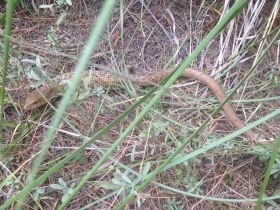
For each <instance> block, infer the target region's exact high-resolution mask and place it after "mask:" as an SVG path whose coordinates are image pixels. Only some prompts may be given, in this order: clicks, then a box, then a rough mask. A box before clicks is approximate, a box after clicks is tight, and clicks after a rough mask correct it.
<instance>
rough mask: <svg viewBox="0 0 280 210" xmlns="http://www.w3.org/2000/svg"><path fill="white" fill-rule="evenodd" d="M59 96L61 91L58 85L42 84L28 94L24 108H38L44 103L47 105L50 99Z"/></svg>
mask: <svg viewBox="0 0 280 210" xmlns="http://www.w3.org/2000/svg"><path fill="white" fill-rule="evenodd" d="M43 96H44V97H43ZM58 96H60V93H59V91H58V90H57V88H56V87H53V86H51V87H50V86H42V87H40V88H38V89H37V90H34V91H33V92H31V93H30V94H29V95H28V96H27V98H26V100H25V104H24V107H23V109H24V110H32V109H37V108H39V107H41V106H43V105H46V104H47V103H48V102H47V101H50V100H51V99H53V98H56V97H58Z"/></svg>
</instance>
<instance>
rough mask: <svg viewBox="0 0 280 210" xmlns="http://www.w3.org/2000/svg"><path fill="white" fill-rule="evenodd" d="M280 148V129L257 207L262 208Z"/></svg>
mask: <svg viewBox="0 0 280 210" xmlns="http://www.w3.org/2000/svg"><path fill="white" fill-rule="evenodd" d="M279 148H280V131H279V133H278V136H277V139H276V143H275V145H274V149H273V152H272V155H271V158H270V160H269V164H268V167H267V170H266V173H265V177H264V180H263V184H262V188H261V191H260V195H259V199H258V203H257V206H256V209H260V207H261V203H262V201H263V197H264V191H265V188H266V186H267V183H268V180H269V178H270V174H271V170H272V167H273V165H274V163H275V160H276V158H277V155H278V151H279Z"/></svg>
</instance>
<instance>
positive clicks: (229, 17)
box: [116, 0, 249, 209]
mask: <svg viewBox="0 0 280 210" xmlns="http://www.w3.org/2000/svg"><path fill="white" fill-rule="evenodd" d="M247 3H249V1H248V0H247V1H237V2H236V3H235V5H234V6H233V7H232V8H231V9H230V10H229V12H228V14H227V15H226V16H225V17H224V18H223V19H222V20H221V21H220V22H219V24H217V25H216V27H215V28H214V29H213V30H212V31H211V32H210V33H209V35H208V36H207V37H206V38H205V40H203V41H202V42H201V44H200V45H199V46H198V47H197V49H196V50H195V51H194V52H193V53H192V54H191V55H190V56H189V58H188V59H186V60H185V62H184V63H183V64H182V65H181V66H180V67H179V68H178V70H177V71H176V72H174V74H173V75H172V77H171V78H170V79H169V80H168V81H167V83H166V84H165V86H164V87H166V88H168V87H169V86H170V85H171V84H172V83H173V82H174V81H175V80H176V79H177V78H178V77H179V76H180V75H181V73H182V72H183V71H184V70H185V68H187V67H188V66H189V65H190V63H191V62H192V61H193V60H194V59H195V58H196V57H197V56H198V55H199V53H200V52H201V51H202V50H203V49H204V48H205V47H206V46H207V44H208V43H209V42H210V41H211V40H212V39H213V38H214V37H215V36H216V35H217V34H218V33H220V31H221V30H222V29H223V28H224V27H225V26H226V25H227V24H228V23H229V22H230V21H231V20H232V19H233V18H234V17H235V16H236V15H237V12H238V11H241V10H242V9H243V8H244V7H245V6H246V5H247ZM164 91H165V90H164V89H163V90H161V91H159V93H158V94H157V95H156V96H155V97H154V98H153V100H152V101H151V102H150V103H149V104H148V105H147V108H150V107H151V106H152V105H153V104H154V102H156V101H157V100H158V99H159V98H160V97H161V96H162V94H163V93H164ZM228 98H229V97H228ZM224 103H225V102H224ZM224 103H222V104H221V105H220V106H219V107H218V108H221V107H222V106H223V104H224ZM217 111H218V109H217V110H216V111H215V112H213V115H214V114H215V113H216V112H217ZM142 112H144V110H143V111H142ZM140 115H141V113H140ZM140 115H139V116H140ZM209 120H210V119H209ZM209 120H208V121H209ZM208 121H206V122H205V123H204V124H203V126H201V127H200V128H199V129H198V130H197V131H196V132H194V134H193V135H192V136H191V137H190V138H189V139H188V140H187V141H186V142H184V143H183V144H182V145H181V147H180V148H179V149H177V150H176V151H175V152H174V153H173V154H172V155H171V156H170V157H169V158H167V159H166V160H165V162H164V163H163V164H162V165H160V166H159V167H158V168H157V170H155V171H154V172H152V174H151V175H150V177H149V178H148V179H147V180H145V181H144V182H143V183H142V184H141V185H140V186H139V187H137V189H136V192H137V193H138V192H139V191H141V190H142V189H143V188H144V187H145V186H146V185H147V184H148V183H149V182H150V181H151V180H152V179H153V178H154V177H155V176H156V175H157V174H158V173H159V172H160V171H161V170H162V169H163V168H164V167H165V166H166V165H167V164H168V163H169V162H170V161H171V160H172V159H173V158H174V157H176V156H177V155H178V154H179V153H180V152H181V151H182V150H183V149H184V147H185V146H186V145H187V144H188V143H189V142H190V141H191V140H192V138H194V137H195V136H196V135H197V134H198V133H199V131H200V130H201V129H202V128H203V127H204V126H205V125H206V124H207V122H208ZM133 197H135V194H130V195H129V196H127V197H126V198H125V199H124V200H123V201H122V202H121V203H120V204H119V205H118V206H117V207H116V209H122V208H123V207H124V206H125V205H126V204H127V203H128V202H129V201H130V200H131V199H133Z"/></svg>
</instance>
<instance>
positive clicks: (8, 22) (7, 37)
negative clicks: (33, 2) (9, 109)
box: [0, 1, 13, 142]
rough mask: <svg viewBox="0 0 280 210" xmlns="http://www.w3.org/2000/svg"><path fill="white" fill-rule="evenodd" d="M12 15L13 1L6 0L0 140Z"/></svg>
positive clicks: (0, 140)
mask: <svg viewBox="0 0 280 210" xmlns="http://www.w3.org/2000/svg"><path fill="white" fill-rule="evenodd" d="M12 15H13V1H8V2H7V17H6V24H5V37H4V55H3V70H2V88H1V89H0V129H1V131H0V142H2V140H3V134H2V130H3V129H2V126H3V116H4V95H5V84H6V74H7V66H8V59H9V48H10V35H11V27H12Z"/></svg>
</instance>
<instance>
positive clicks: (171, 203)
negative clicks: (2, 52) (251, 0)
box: [0, 0, 280, 209]
mask: <svg viewBox="0 0 280 210" xmlns="http://www.w3.org/2000/svg"><path fill="white" fill-rule="evenodd" d="M191 2H192V4H191V3H190V2H189V1H179V0H174V1H166V0H157V1H152V3H151V4H150V6H149V9H148V10H147V13H146V14H145V16H144V17H143V18H142V17H141V15H142V14H143V13H144V10H145V8H146V7H145V5H147V4H148V1H145V4H144V3H141V1H124V5H123V7H124V15H123V23H124V24H123V27H122V26H121V18H120V5H119V4H117V5H116V6H115V8H114V9H113V11H112V13H111V18H110V22H109V23H108V25H107V27H106V28H105V30H104V31H103V33H102V36H101V38H100V41H99V42H98V44H97V46H96V50H95V52H94V54H93V55H92V57H91V60H90V65H89V68H94V67H95V65H96V64H98V65H105V66H108V67H109V68H110V69H111V70H112V71H120V72H125V70H126V67H127V66H128V67H129V73H130V74H132V75H148V74H150V73H155V72H157V71H160V70H162V69H164V68H165V67H166V66H165V65H166V64H167V63H168V62H169V61H170V59H171V58H172V57H173V56H174V58H173V59H172V60H171V63H170V64H169V66H175V65H178V64H180V63H181V62H182V61H183V60H185V59H186V58H187V57H188V56H189V55H190V54H191V53H192V52H193V51H194V49H196V47H197V46H198V45H199V44H200V43H201V41H202V40H203V39H204V38H205V37H206V36H207V34H208V33H209V32H210V31H211V30H212V29H213V27H215V25H216V24H217V23H218V22H219V20H220V17H221V13H222V11H223V10H222V9H223V4H224V3H225V2H224V1H217V2H215V3H213V2H212V1H205V4H204V5H203V6H202V2H203V1H191ZM257 2H258V1H257ZM25 3H26V4H27V8H25V7H23V6H22V5H19V7H17V8H16V9H15V11H14V14H13V23H12V40H11V46H10V57H11V59H10V60H9V69H8V77H7V88H8V92H9V94H10V96H11V98H12V99H13V100H14V101H15V102H17V103H18V105H19V106H16V107H17V108H15V105H13V104H10V103H7V105H6V107H5V116H4V119H5V121H9V122H24V126H23V127H22V126H20V127H19V128H13V127H10V126H6V127H4V140H5V142H4V143H5V144H7V145H12V144H13V142H14V146H13V147H12V149H11V147H9V149H8V150H7V152H5V153H4V155H3V156H4V160H5V161H6V162H7V165H6V166H8V168H9V170H10V171H15V170H17V169H18V168H20V172H18V173H17V176H18V177H20V178H21V179H22V180H21V181H22V182H24V179H25V177H26V176H27V175H28V172H29V170H30V167H31V165H32V161H31V160H32V158H33V155H35V154H37V153H38V152H39V149H40V147H39V146H40V144H41V142H42V141H43V140H44V138H45V136H46V133H47V131H48V129H49V127H48V126H49V125H50V122H51V120H52V119H53V116H54V113H55V112H54V111H53V110H52V109H51V108H50V107H46V108H45V109H44V108H43V109H40V110H32V111H24V110H23V109H22V107H23V103H24V100H25V98H26V96H27V95H28V94H29V93H30V92H31V89H32V87H33V86H32V85H33V84H34V83H35V80H32V79H30V76H28V72H30V70H31V69H33V70H34V71H36V70H38V66H36V57H37V56H38V55H39V56H40V62H41V69H43V70H44V71H45V72H46V73H47V75H48V76H49V77H51V78H54V77H55V76H57V75H63V74H64V73H68V72H73V71H74V70H75V67H76V64H77V62H78V59H79V57H80V56H81V53H82V50H83V49H84V48H85V47H86V42H87V40H88V38H89V36H90V33H91V32H92V28H93V26H94V25H95V23H96V22H97V21H99V20H98V15H99V12H100V10H101V7H102V3H103V1H98V0H95V1H89V0H85V1H75V2H73V5H72V6H66V5H64V6H60V7H58V8H57V9H56V10H55V11H51V10H50V9H42V8H39V6H40V5H50V4H51V3H53V2H52V1H50V0H48V1H47V0H40V1H36V3H35V6H36V7H37V9H38V10H37V11H36V8H34V6H32V4H31V1H27V2H25ZM212 3H213V4H212ZM273 5H274V2H273V1H268V3H265V5H264V7H263V8H262V10H261V13H260V15H259V16H258V19H257V20H255V21H254V24H255V26H254V28H252V29H251V30H250V31H249V33H250V35H249V36H255V35H256V34H257V35H256V37H258V38H256V39H252V40H251V44H252V43H253V46H252V47H250V48H249V49H248V50H247V51H246V52H245V51H244V49H246V46H249V45H250V40H249V39H248V40H247V41H244V43H243V45H244V46H243V45H242V44H240V43H241V42H238V40H239V39H238V36H240V37H242V33H244V28H243V27H245V24H244V21H245V20H246V18H245V17H244V16H242V14H240V15H239V16H238V17H237V19H236V20H235V22H234V23H233V24H234V27H232V28H229V26H228V27H227V28H226V29H225V31H223V32H222V33H221V34H219V35H218V36H217V37H216V38H215V39H213V40H212V42H211V43H210V44H209V45H208V46H207V47H206V48H205V49H204V50H203V52H202V53H201V54H200V55H199V56H198V57H197V58H196V59H195V60H194V61H193V63H192V64H191V67H193V68H197V69H200V70H202V71H205V72H207V73H209V74H211V75H212V76H213V77H214V78H215V79H216V80H217V81H218V82H219V83H220V84H221V85H222V87H223V88H224V89H225V91H226V93H227V94H229V93H230V92H231V90H232V89H233V88H234V87H235V86H236V84H237V83H238V82H239V81H240V80H241V79H242V78H243V77H244V75H245V74H246V73H247V72H248V71H249V69H250V68H251V67H252V64H253V63H254V59H255V57H256V52H257V49H258V47H259V43H257V41H258V40H260V39H261V37H262V35H263V34H262V32H261V30H260V28H261V26H262V24H264V23H265V21H266V20H267V19H268V18H269V15H270V14H271V8H272V7H273ZM28 10H29V11H28ZM65 11H66V12H67V15H66V16H65V17H64V18H63V19H62V21H61V22H60V24H59V25H57V21H58V19H59V17H61V14H62V13H63V12H65ZM4 12H5V7H4V3H3V2H2V3H1V9H0V13H2V14H3V13H4ZM252 13H253V12H252ZM32 14H33V16H34V17H33V16H32ZM243 15H244V14H243ZM252 22H253V21H252ZM279 23H280V21H279V15H278V17H277V18H276V21H275V22H274V25H272V26H271V27H272V30H273V29H274V28H276V27H277V26H279ZM1 29H4V28H1ZM229 29H230V30H229ZM93 33H94V32H93ZM50 34H51V35H52V36H54V38H55V40H56V41H57V43H56V42H54V41H51V38H50V37H49V36H48V35H50ZM1 37H2V36H1ZM272 37H273V36H271V37H267V38H266V41H265V43H264V44H265V46H267V45H268V43H269V42H270V41H271V40H272ZM2 41H3V40H2V38H1V42H2ZM239 41H240V40H239ZM239 44H240V45H239ZM180 46H181V47H180ZM241 53H244V54H241ZM277 53H279V46H277V45H276V44H275V45H274V46H273V47H272V48H271V49H270V51H269V53H268V54H267V55H266V58H265V59H264V61H263V62H261V64H260V65H259V66H258V68H257V70H256V71H255V72H254V73H253V74H252V76H251V77H250V79H249V80H248V81H247V83H246V85H245V84H244V85H243V86H242V88H241V89H240V90H239V91H238V92H237V93H236V94H235V95H234V96H233V99H232V104H233V107H234V109H235V110H236V113H237V114H238V116H239V117H240V118H242V119H243V120H246V123H248V124H250V123H252V122H254V121H256V120H258V119H260V118H261V117H263V116H266V115H267V114H269V113H271V112H273V111H274V110H276V109H278V108H279V107H280V101H279V98H277V97H278V96H279V91H280V89H279V83H277V81H275V79H273V78H275V77H276V78H277V77H278V78H279V63H277V58H276V56H275V55H277ZM236 55H241V56H242V59H241V60H240V62H238V63H237V64H236V65H235V66H234V67H233V68H231V69H230V70H228V67H229V66H230V65H232V64H233V63H234V59H233V57H234V56H236ZM278 55H279V54H278ZM31 61H32V62H31ZM278 61H279V58H278ZM225 69H227V70H226V71H225ZM100 70H102V69H100ZM269 78H272V79H271V80H270V79H269ZM148 90H149V88H137V89H136V91H133V90H131V89H130V90H129V89H125V90H113V91H110V92H109V94H108V95H107V96H106V99H105V101H104V103H103V104H102V100H103V97H104V94H105V92H106V90H104V92H103V93H102V94H92V95H91V96H87V97H86V98H82V99H80V100H79V99H77V98H76V99H75V100H74V99H73V104H71V105H70V107H69V109H68V111H67V114H66V115H65V116H64V117H65V120H64V121H63V123H62V124H61V125H60V127H59V131H58V132H57V134H56V136H55V139H54V140H53V142H52V145H51V146H50V148H49V150H48V152H47V155H46V157H45V159H44V163H43V165H42V166H41V169H40V171H39V175H41V174H43V173H44V172H45V171H46V170H48V169H49V168H50V167H51V166H52V165H54V164H55V163H57V162H58V161H59V160H61V159H62V158H63V157H64V156H65V155H67V154H68V153H70V152H71V151H72V150H73V149H75V148H77V147H79V146H81V145H82V144H83V143H84V141H85V138H84V139H83V138H82V137H89V138H90V137H91V136H93V135H94V134H95V133H96V132H98V131H99V130H101V129H102V128H104V127H105V126H107V125H108V124H109V123H110V122H112V121H113V120H114V119H116V118H117V117H118V116H119V115H120V114H121V113H123V112H124V111H125V110H126V109H128V108H129V107H130V106H132V105H133V103H135V102H136V101H137V100H138V99H139V98H140V97H141V96H143V95H144V94H145V93H146V92H148ZM7 97H8V96H7ZM273 97H275V99H274V100H272V99H271V100H262V99H265V98H273ZM149 100H150V99H148V100H147V102H146V104H147V103H148V102H149ZM74 101H75V102H74ZM100 104H102V106H101V108H100ZM53 105H54V106H55V107H58V106H59V99H57V100H55V101H54V102H53ZM217 105H218V102H217V100H216V99H215V96H214V94H213V92H211V90H209V88H207V87H206V86H205V85H202V84H199V83H198V82H196V81H194V80H186V79H179V80H177V81H176V82H175V84H174V87H173V88H171V89H170V90H168V91H167V92H166V94H165V95H164V96H163V97H162V98H161V99H160V101H159V102H158V103H157V104H156V105H155V106H154V107H153V109H151V110H150V112H149V114H147V116H145V117H144V118H143V120H142V121H141V122H140V123H139V124H138V125H137V126H136V127H135V128H134V129H133V131H132V132H131V133H130V135H129V136H127V137H126V138H125V140H124V141H123V142H122V144H121V145H119V147H118V149H117V150H115V151H114V152H113V154H112V155H111V157H113V158H115V159H116V160H117V161H118V162H120V163H122V164H124V165H126V166H127V167H129V168H130V169H132V170H134V171H136V172H138V173H140V172H141V170H142V167H143V166H142V164H143V163H144V162H147V161H150V162H151V164H152V166H151V169H150V171H152V170H155V169H156V168H157V167H158V166H159V165H160V164H161V163H162V161H163V160H164V159H166V158H167V157H168V156H169V155H170V154H172V152H174V151H175V150H176V149H177V148H178V147H179V146H180V144H181V143H182V142H183V141H184V140H185V139H186V138H187V137H188V136H190V134H192V132H193V130H194V129H197V128H198V127H199V126H200V125H201V124H202V123H203V122H204V120H205V119H206V118H207V117H208V116H209V115H210V114H211V113H212V112H213V110H214V109H215V108H216V107H217ZM144 106H145V105H143V106H140V107H138V108H137V109H136V111H135V113H131V114H130V115H129V116H128V117H126V118H125V119H124V120H122V121H121V122H120V123H119V124H118V125H116V126H115V127H114V129H111V130H110V131H109V132H108V133H107V134H106V135H104V136H103V137H102V138H101V139H99V140H98V141H96V142H95V144H96V145H97V146H98V147H99V148H100V149H102V150H103V151H106V150H107V149H108V148H110V146H111V145H112V144H113V143H114V142H115V141H116V139H118V138H119V136H120V135H121V134H122V132H123V131H124V130H125V129H126V128H127V127H128V126H129V125H130V123H131V122H132V121H133V119H134V118H135V116H137V115H138V114H139V113H140V112H141V110H142V109H143V108H144ZM255 110H256V111H255ZM279 121H280V120H279V116H278V118H277V117H274V118H271V119H270V120H268V121H266V122H264V123H262V124H261V125H259V126H257V127H256V128H255V131H256V132H257V133H259V135H260V136H262V137H264V138H265V139H275V138H276V136H277V133H278V132H279ZM34 122H35V123H34ZM235 130H236V128H235V127H234V126H233V125H232V124H231V123H230V122H229V120H228V119H227V117H226V116H225V115H224V113H223V111H221V112H219V113H218V114H216V115H215V118H214V119H212V120H211V121H210V123H208V125H207V126H206V128H205V129H204V130H203V131H202V132H201V133H200V134H199V135H198V136H197V137H196V138H195V139H194V140H193V141H192V142H191V143H190V144H189V145H188V146H187V147H186V148H185V149H184V151H183V152H182V153H180V155H181V156H184V155H187V154H189V153H191V152H193V151H195V150H197V149H199V148H203V147H204V146H206V145H208V144H210V143H212V142H214V141H216V140H217V139H220V138H222V137H224V136H226V135H228V134H230V133H232V132H234V131H235ZM265 143H268V142H265ZM272 149H273V148H272V145H271V144H257V145H254V144H249V143H248V142H247V141H246V139H245V138H244V136H243V135H240V136H238V137H236V138H234V139H233V140H231V141H228V142H226V143H224V144H221V145H218V146H217V147H215V148H213V149H211V150H210V151H207V152H206V153H203V154H200V155H198V156H196V157H195V158H192V159H190V160H188V161H186V162H183V163H181V164H178V165H176V166H174V167H172V168H170V169H168V170H165V171H163V172H162V173H160V174H158V175H157V176H156V177H155V179H154V181H156V182H158V183H160V184H163V185H166V186H169V187H171V188H174V189H176V190H178V191H177V192H176V191H172V190H169V189H168V188H165V187H161V186H159V185H157V184H155V183H150V184H149V185H148V186H147V187H146V188H144V190H143V191H141V194H140V195H139V196H140V198H139V197H138V198H139V200H140V203H141V206H140V208H139V209H254V207H255V205H256V202H237V201H236V202H226V201H223V200H219V199H233V200H237V199H240V200H247V199H255V198H258V196H259V192H260V188H261V186H262V182H263V178H264V175H265V172H266V168H267V165H268V160H269V159H268V158H269V156H268V155H269V154H270V153H271V150H272ZM260 154H263V156H261V155H260ZM265 154H267V156H265ZM101 156H102V154H101V153H100V152H98V151H97V150H96V149H94V148H92V147H91V148H88V149H87V150H85V151H83V152H82V153H81V155H80V156H79V157H77V158H76V159H75V160H72V161H70V162H69V163H68V164H67V165H65V166H63V167H62V168H61V170H60V171H57V172H56V173H54V174H53V175H52V176H50V177H48V178H47V179H46V180H45V181H44V183H42V184H41V185H40V188H41V189H44V193H43V194H41V195H40V197H39V199H38V200H39V202H40V205H41V206H42V207H43V209H56V208H57V207H58V206H59V205H60V203H61V198H62V196H63V195H64V194H63V192H62V191H61V190H60V191H59V190H54V189H52V188H51V187H50V184H57V183H58V182H59V181H58V180H59V178H61V179H63V180H64V182H65V183H67V186H68V185H69V186H70V185H71V183H74V182H75V183H79V181H80V180H81V179H82V178H83V177H84V176H85V175H86V173H87V172H88V171H89V170H91V168H92V167H93V166H94V164H95V163H96V162H97V161H98V160H99V159H100V158H101ZM28 160H29V161H28ZM26 161H27V163H26ZM2 162H3V161H2ZM6 162H5V163H6ZM278 167H279V166H278ZM117 169H118V170H120V171H121V172H122V173H124V172H125V169H123V168H121V167H120V166H118V165H115V164H114V163H113V162H112V161H110V160H107V161H106V162H105V163H104V164H103V166H102V167H101V168H99V170H98V173H95V174H94V176H93V177H91V179H90V180H89V181H88V182H87V183H86V184H85V186H84V187H83V188H82V190H80V191H79V192H78V194H77V195H76V196H75V197H74V198H73V199H72V200H71V201H70V203H69V204H68V205H67V207H66V209H81V208H82V207H84V206H86V205H88V204H90V203H92V202H94V201H97V200H98V199H101V198H102V197H105V196H106V195H108V194H109V193H112V192H113V191H114V190H113V189H106V188H105V187H104V186H105V185H106V184H108V183H112V182H113V180H117V179H119V180H121V177H120V174H118V171H117ZM275 170H276V171H277V169H275ZM4 174H5V173H4V171H2V175H1V178H0V179H2V178H3V179H4V178H5V175H4ZM277 174H279V172H276V173H274V174H273V175H271V178H270V180H269V184H268V186H267V188H266V191H265V194H266V195H267V196H272V195H273V193H274V192H275V191H276V190H279V188H280V185H279V181H280V180H279V176H278V175H277ZM128 177H129V178H130V179H131V180H136V178H135V176H134V175H132V174H130V173H129V175H128ZM20 178H19V179H20ZM76 185H77V184H76ZM14 186H16V184H15V185H13V187H14ZM13 187H12V185H6V186H5V187H4V188H3V189H2V190H1V194H2V196H1V197H2V198H1V197H0V203H1V200H2V201H3V202H5V201H6V200H8V199H9V198H11V197H12V196H13V195H15V194H16V193H17V192H18V191H19V190H20V189H22V186H19V187H18V188H16V187H14V188H13ZM179 190H181V191H183V192H189V193H193V194H197V195H201V196H208V197H213V198H217V200H207V199H203V198H200V197H194V196H190V195H186V194H182V193H180V191H179ZM129 192H130V191H129V189H128V190H120V193H119V194H116V195H112V196H108V198H106V199H104V200H102V201H101V200H100V201H99V202H97V203H96V204H94V205H93V206H91V207H89V208H88V209H111V208H114V206H116V205H117V204H118V203H119V202H121V201H122V200H123V198H124V194H125V193H126V194H129ZM274 202H275V204H272V203H268V202H263V205H262V209H267V208H268V207H271V206H274V207H275V206H277V205H279V204H280V203H279V200H274ZM37 208H38V207H37V204H36V203H35V202H34V200H32V199H31V198H28V199H27V202H26V203H25V209H37ZM134 208H135V209H136V208H137V199H133V200H131V202H130V203H129V204H128V205H127V206H126V209H134ZM275 209H276V207H275Z"/></svg>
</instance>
